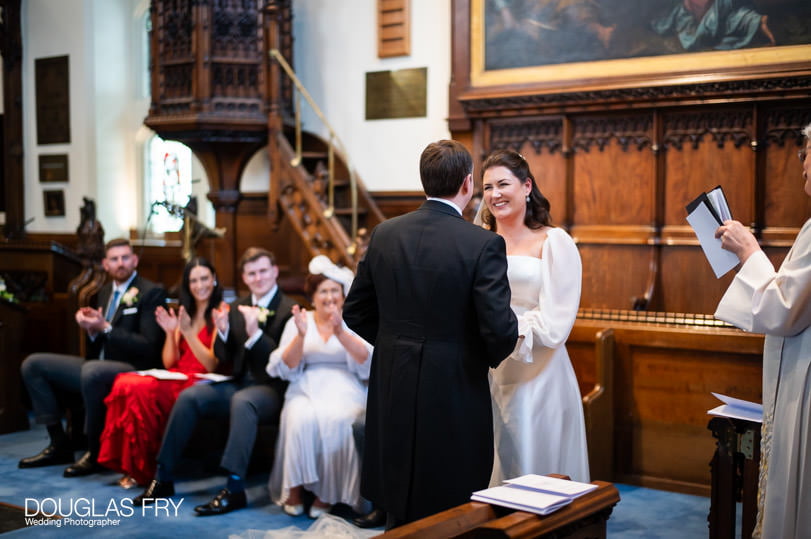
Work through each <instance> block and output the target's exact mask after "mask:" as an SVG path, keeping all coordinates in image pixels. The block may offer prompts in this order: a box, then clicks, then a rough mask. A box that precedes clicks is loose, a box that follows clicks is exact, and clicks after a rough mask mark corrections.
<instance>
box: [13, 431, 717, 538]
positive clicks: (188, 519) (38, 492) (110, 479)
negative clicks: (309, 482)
mask: <svg viewBox="0 0 811 539" xmlns="http://www.w3.org/2000/svg"><path fill="white" fill-rule="evenodd" d="M47 443H48V436H47V433H46V432H45V429H44V428H42V427H39V426H37V427H34V428H33V429H32V430H29V431H22V432H16V433H12V434H5V435H2V436H0V478H2V479H0V502H3V503H7V504H11V505H16V506H20V507H24V506H25V505H26V503H28V505H29V507H31V508H33V507H34V505H35V504H37V503H40V504H46V507H44V509H45V510H46V511H53V507H54V504H55V502H54V501H52V500H61V501H62V503H63V504H65V505H63V511H64V510H65V509H66V507H67V506H68V505H70V503H71V500H73V501H74V504H75V507H77V508H78V509H79V511H90V510H92V509H93V507H94V511H95V514H96V515H101V516H95V517H94V516H92V515H91V516H88V517H85V518H86V519H89V520H102V519H103V518H104V517H105V516H106V517H107V518H111V519H116V518H118V519H119V523H118V524H117V525H112V526H108V527H97V526H94V527H88V526H87V525H83V524H82V523H71V524H70V525H65V524H66V523H63V525H62V526H61V527H59V528H57V527H55V526H53V525H49V526H45V525H42V526H32V527H28V528H22V529H18V530H13V531H10V532H7V533H4V534H2V536H3V538H4V539H5V538H6V537H9V538H11V537H22V538H35V537H56V538H60V539H61V538H79V537H81V538H101V537H116V538H118V537H121V536H129V537H136V538H139V537H155V538H163V537H166V538H169V537H172V538H179V537H199V538H207V537H223V538H226V537H228V536H229V535H230V534H239V533H244V532H245V531H246V530H250V529H254V530H268V529H279V528H286V527H288V526H291V525H292V526H296V527H298V528H299V529H306V528H308V527H309V526H310V525H311V524H312V522H313V521H312V520H310V519H309V518H307V517H306V516H300V517H290V516H288V515H286V514H284V513H282V511H281V509H280V508H279V507H277V506H275V505H273V504H271V503H270V500H269V498H268V491H267V476H266V475H262V476H255V477H251V478H250V479H249V481H248V504H249V506H248V507H247V508H246V509H242V510H239V511H235V512H233V513H229V514H227V515H223V516H218V517H207V518H201V517H196V516H195V515H194V510H193V508H194V506H195V505H199V504H202V503H206V502H207V501H208V500H209V499H211V497H212V496H213V495H214V494H216V493H217V491H218V490H219V489H220V488H222V485H223V481H224V479H223V478H222V477H219V476H215V477H208V476H198V477H191V476H188V475H187V476H185V477H181V479H183V480H180V481H178V482H176V483H175V490H176V492H177V495H176V496H175V497H174V498H173V501H174V503H175V504H176V505H178V508H177V510H175V508H174V507H172V506H169V507H166V508H163V509H162V510H160V511H158V514H156V511H155V510H154V509H152V510H150V511H147V512H145V513H144V514H142V512H141V510H140V508H133V511H134V513H133V514H132V515H129V514H128V513H129V507H130V506H129V504H127V502H126V501H122V500H125V499H129V498H132V496H135V495H136V494H139V493H140V490H138V489H132V490H124V489H122V488H121V487H119V486H118V485H117V484H115V481H116V480H117V479H118V477H119V475H118V474H116V473H114V472H107V473H103V474H97V475H91V476H89V477H79V478H64V477H62V470H63V468H64V466H53V467H48V468H33V469H27V470H20V469H18V468H17V462H18V461H19V459H20V458H22V457H26V456H30V455H33V454H36V453H37V452H39V451H40V450H41V449H42V448H43V447H45V445H47ZM79 455H80V454H79V453H77V456H79ZM617 488H618V489H619V491H620V496H621V498H622V500H621V501H620V503H619V504H618V505H617V506H616V507H615V508H614V511H613V513H612V515H611V518H610V519H609V521H608V535H609V536H610V537H621V538H626V537H628V538H634V537H644V538H646V539H657V538H659V539H671V538H672V539H687V538H693V537H695V538H700V537H707V533H708V530H707V512H708V511H709V499H708V498H703V497H700V496H688V495H684V494H674V493H672V492H664V491H658V490H652V489H646V488H641V487H634V486H629V485H621V484H618V485H617ZM26 498H28V499H29V500H28V501H27V502H26ZM80 498H85V499H86V500H87V501H81V500H79V499H80ZM91 502H92V503H93V504H94V505H93V506H92V507H91V505H90V503H91ZM48 504H50V505H48ZM111 504H114V506H115V508H116V509H118V512H119V513H120V515H121V517H120V518H119V517H118V516H117V515H116V511H115V509H111V508H110V506H111ZM79 511H77V512H79ZM175 513H176V514H175ZM73 518H75V519H76V520H80V518H81V517H73Z"/></svg>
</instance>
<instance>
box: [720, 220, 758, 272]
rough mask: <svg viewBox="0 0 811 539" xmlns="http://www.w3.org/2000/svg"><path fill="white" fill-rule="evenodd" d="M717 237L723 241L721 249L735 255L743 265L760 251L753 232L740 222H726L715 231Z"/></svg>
mask: <svg viewBox="0 0 811 539" xmlns="http://www.w3.org/2000/svg"><path fill="white" fill-rule="evenodd" d="M715 237H716V238H718V239H720V240H721V248H723V249H725V250H727V251H729V252H731V253H734V254H735V255H736V256H737V257H738V259H739V260H740V261H741V263H744V262H746V260H747V259H748V258H749V257H750V256H752V254H754V253H756V252H757V251H759V250H760V245H758V242H757V239H756V238H755V236H754V235H753V234H752V232H750V231H749V229H748V228H747V227H745V226H743V225H742V224H741V223H740V222H738V221H732V220H729V221H725V222H724V224H723V225H721V226H719V227H718V229H717V230H716V231H715Z"/></svg>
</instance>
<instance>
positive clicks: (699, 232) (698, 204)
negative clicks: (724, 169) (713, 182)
mask: <svg viewBox="0 0 811 539" xmlns="http://www.w3.org/2000/svg"><path fill="white" fill-rule="evenodd" d="M729 219H732V214H731V212H730V211H729V205H728V204H727V201H726V197H725V196H724V191H723V190H722V189H721V186H720V185H719V186H718V187H716V188H715V189H713V190H712V191H710V192H709V193H701V194H700V195H699V196H698V197H697V198H696V199H695V200H693V201H692V202H690V203H689V204H688V205H687V222H688V223H690V226H691V227H693V232H695V233H696V237H698V242H699V244H701V249H702V250H703V251H704V256H706V257H707V261H709V263H710V266H711V267H712V271H713V273H715V276H716V277H717V278H719V279H720V278H721V277H722V276H724V275H725V274H726V273H727V272H728V271H729V270H731V269H732V268H734V267H735V266H737V265H738V263H740V260H739V259H738V256H737V255H736V254H735V253H732V252H730V251H727V250H726V249H724V248H722V247H721V239H720V238H716V237H715V231H716V230H717V229H718V227H719V226H721V225H722V224H724V221H727V220H729Z"/></svg>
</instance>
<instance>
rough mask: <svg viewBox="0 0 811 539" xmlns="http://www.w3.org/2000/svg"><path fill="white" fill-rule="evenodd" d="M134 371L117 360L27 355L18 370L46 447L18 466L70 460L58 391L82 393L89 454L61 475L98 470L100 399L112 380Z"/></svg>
mask: <svg viewBox="0 0 811 539" xmlns="http://www.w3.org/2000/svg"><path fill="white" fill-rule="evenodd" d="M131 370H133V367H132V365H130V364H129V363H123V362H120V361H101V360H85V359H84V358H81V357H78V356H70V355H64V354H49V353H40V354H31V355H30V356H28V357H27V358H26V359H25V361H23V364H22V367H21V373H22V378H23V382H24V383H25V387H26V389H27V390H28V395H29V396H30V398H31V405H32V407H33V409H34V417H35V421H36V422H37V423H40V424H44V425H45V426H46V428H47V429H48V435H49V437H50V443H49V444H48V447H46V448H45V449H43V450H42V451H41V452H40V453H38V454H37V455H34V456H31V457H26V458H24V459H22V460H20V462H19V467H20V468H36V467H40V466H51V465H54V464H69V463H71V462H73V450H72V448H71V447H70V442H69V440H68V437H67V435H66V434H65V431H64V428H63V427H62V416H63V415H64V410H63V409H62V406H61V404H60V402H59V398H58V395H59V394H60V393H66V394H73V395H76V396H78V395H81V396H82V398H83V400H84V404H85V432H86V433H87V438H88V452H87V453H85V454H84V455H83V456H82V457H81V458H80V459H79V460H78V461H76V462H75V463H74V464H73V465H71V466H68V467H67V468H66V469H65V472H64V475H65V477H76V476H80V475H88V474H90V473H94V472H96V471H99V470H100V469H101V468H100V467H99V465H98V464H97V463H96V459H95V457H96V455H98V448H99V437H100V436H101V432H102V430H103V429H104V415H105V411H106V410H105V406H104V397H106V396H107V394H108V393H109V392H110V388H112V385H113V381H114V380H115V377H116V376H117V375H118V374H119V373H121V372H128V371H131Z"/></svg>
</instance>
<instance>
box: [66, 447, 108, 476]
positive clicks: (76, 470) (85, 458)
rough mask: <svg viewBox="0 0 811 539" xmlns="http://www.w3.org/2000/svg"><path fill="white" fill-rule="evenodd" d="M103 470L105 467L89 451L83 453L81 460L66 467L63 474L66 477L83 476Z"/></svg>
mask: <svg viewBox="0 0 811 539" xmlns="http://www.w3.org/2000/svg"><path fill="white" fill-rule="evenodd" d="M101 471H104V467H102V466H101V465H100V464H99V463H98V462H96V457H94V456H93V455H91V454H90V451H88V452H86V453H85V454H84V455H82V456H81V458H79V460H77V461H76V462H74V463H73V464H71V465H70V466H68V467H67V468H65V471H64V472H63V473H62V475H64V476H65V477H83V476H85V475H90V474H94V473H98V472H101Z"/></svg>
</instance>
